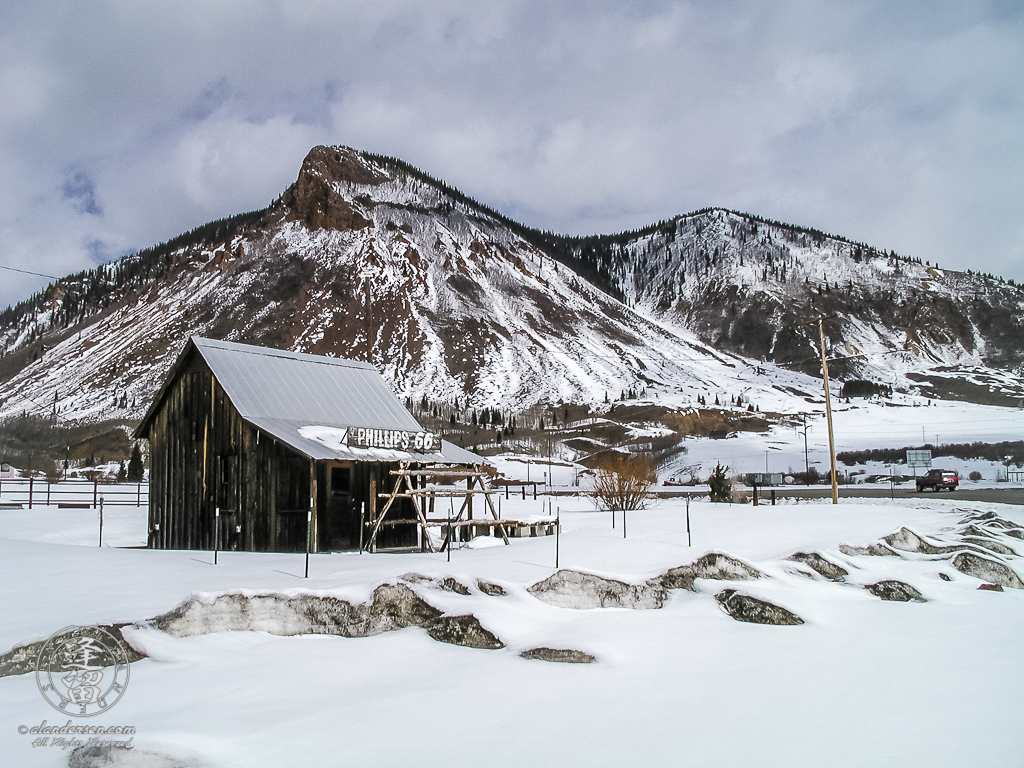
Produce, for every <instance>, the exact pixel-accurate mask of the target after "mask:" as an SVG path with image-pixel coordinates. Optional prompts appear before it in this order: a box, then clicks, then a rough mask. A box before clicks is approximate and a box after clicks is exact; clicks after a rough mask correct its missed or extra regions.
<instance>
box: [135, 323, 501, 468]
mask: <svg viewBox="0 0 1024 768" xmlns="http://www.w3.org/2000/svg"><path fill="white" fill-rule="evenodd" d="M193 346H194V348H195V349H196V350H197V351H198V353H199V354H200V355H201V356H202V358H203V360H205V361H206V364H207V365H209V367H210V370H211V371H212V372H213V375H214V377H215V378H216V379H217V382H218V383H219V384H220V385H221V387H223V389H224V391H225V393H226V394H227V396H228V397H229V398H230V399H231V402H232V404H233V405H234V406H235V408H236V409H237V410H238V413H239V415H240V416H241V417H242V418H243V419H245V420H246V421H248V422H250V423H252V424H253V425H255V426H256V427H258V428H259V429H261V430H263V431H264V432H266V433H267V434H270V435H273V436H274V437H275V438H277V439H278V440H280V441H282V442H284V443H287V444H288V445H290V446H291V447H293V448H295V449H296V450H297V451H300V452H302V453H303V454H305V455H307V456H309V457H310V458H313V459H351V460H356V461H399V460H403V461H408V460H412V461H416V462H424V463H434V462H437V463H457V464H470V463H473V464H480V463H484V459H483V458H481V457H480V456H477V455H476V454H473V453H470V452H469V451H467V450H465V449H463V448H459V447H458V446H456V445H453V444H452V443H449V442H447V441H442V448H441V451H440V452H436V451H435V452H433V453H414V452H408V451H400V450H385V449H377V448H355V447H351V448H350V447H349V446H347V445H344V444H341V442H340V435H341V433H342V432H343V431H344V430H345V429H346V428H347V427H370V428H373V429H392V430H404V431H413V432H419V431H422V430H423V427H421V426H420V424H419V423H418V422H417V421H416V419H414V418H413V416H412V414H411V413H409V411H407V410H406V409H405V407H404V406H403V405H402V402H401V401H400V400H399V399H398V397H397V396H396V395H395V393H394V392H392V391H391V388H390V387H389V386H388V384H387V382H386V381H385V380H384V377H382V376H381V375H380V373H378V372H377V369H376V368H374V367H373V366H372V365H369V364H367V363H360V362H356V361H354V360H343V359H341V358H334V357H321V356H319V355H308V354H305V353H302V352H287V351H284V350H277V349H268V348H266V347H256V346H251V345H249V344H237V343H234V342H230V341H214V340H212V339H204V338H200V337H198V336H196V337H193V338H192V339H190V340H189V342H188V344H186V345H185V348H184V350H183V351H182V353H181V355H179V357H178V359H177V361H176V362H175V364H174V367H173V368H172V369H171V372H170V373H169V374H168V376H167V380H166V381H165V382H164V386H163V387H162V388H161V390H160V392H159V394H158V395H157V397H156V399H155V400H154V402H153V404H152V405H151V406H150V409H149V412H148V413H147V414H146V416H145V418H144V419H143V420H142V423H141V424H140V425H139V428H138V430H137V431H136V434H137V435H138V436H145V434H146V433H147V432H148V424H149V421H150V419H151V417H152V416H153V415H154V414H155V412H156V409H157V408H158V406H159V403H160V401H161V400H162V399H163V397H164V394H165V393H166V391H167V389H168V387H169V386H170V384H171V382H172V381H174V379H175V378H176V377H177V374H178V373H179V371H180V370H181V368H182V367H183V365H184V363H185V359H186V357H187V356H188V352H189V350H190V348H192V347H193ZM311 435H312V437H311Z"/></svg>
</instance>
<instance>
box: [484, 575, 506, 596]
mask: <svg viewBox="0 0 1024 768" xmlns="http://www.w3.org/2000/svg"><path fill="white" fill-rule="evenodd" d="M476 588H477V589H479V590H480V591H481V592H483V593H484V594H485V595H491V596H492V597H505V595H507V594H508V592H506V591H505V588H504V587H503V586H501V584H495V583H494V582H492V581H484V580H483V579H477V581H476Z"/></svg>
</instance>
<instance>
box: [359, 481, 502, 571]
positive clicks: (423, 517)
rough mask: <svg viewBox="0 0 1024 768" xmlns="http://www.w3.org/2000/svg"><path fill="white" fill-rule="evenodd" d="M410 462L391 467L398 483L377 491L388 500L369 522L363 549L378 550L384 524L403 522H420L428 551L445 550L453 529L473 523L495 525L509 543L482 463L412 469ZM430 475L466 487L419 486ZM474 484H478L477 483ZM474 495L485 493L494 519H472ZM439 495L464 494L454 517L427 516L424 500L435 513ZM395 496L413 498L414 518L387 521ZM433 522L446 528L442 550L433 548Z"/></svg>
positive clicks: (487, 504)
mask: <svg viewBox="0 0 1024 768" xmlns="http://www.w3.org/2000/svg"><path fill="white" fill-rule="evenodd" d="M410 463H411V462H408V461H403V462H400V463H399V465H398V469H393V470H391V474H392V475H395V486H394V488H392V489H391V493H378V494H377V496H378V498H382V499H387V501H386V502H385V503H384V508H383V509H381V511H380V514H379V515H378V516H377V519H376V520H373V521H369V522H367V523H366V525H367V526H370V525H372V526H373V530H372V532H371V533H370V537H369V540H368V541H367V542H366V544H365V545H364V547H363V549H364V550H369V551H371V552H373V551H376V543H377V534H378V532H379V531H380V529H381V526H383V525H403V524H416V525H418V526H419V528H420V532H421V535H422V539H423V548H424V549H425V550H426V551H428V552H444V551H445V550H446V549H447V548H448V547H449V546H451V539H452V532H453V531H454V530H456V529H458V528H463V527H466V526H473V525H477V526H488V527H495V528H497V529H498V531H500V533H501V538H502V540H503V541H504V542H505V543H506V544H508V543H509V541H508V531H507V530H506V529H505V526H506V521H503V520H502V519H501V518H500V517H499V516H498V512H497V510H495V508H494V503H493V502H492V501H491V494H492V493H494V490H493V489H492V488H491V487H490V486H489V485H488V483H487V479H486V478H487V474H488V473H487V471H486V470H484V469H483V468H482V467H481V466H480V465H478V464H474V465H473V468H472V469H450V468H444V467H434V468H431V469H410ZM428 477H430V478H436V479H444V480H456V481H458V480H465V481H466V487H465V488H452V489H450V490H449V489H444V490H441V489H438V488H436V487H430V488H428V487H421V488H417V487H416V481H415V478H428ZM474 485H477V486H479V487H474ZM474 496H483V497H484V503H485V505H486V507H487V509H488V510H489V511H490V513H491V517H492V518H493V519H492V520H486V519H483V520H474V519H473V517H472V515H473V497H474ZM438 498H446V499H447V498H451V499H456V498H461V499H462V504H461V505H460V506H459V511H458V513H457V514H456V515H455V516H454V517H447V518H433V517H428V516H427V511H426V510H424V508H423V501H425V500H429V512H430V513H431V514H433V511H434V500H435V499H438ZM396 499H411V500H412V505H413V509H414V510H415V511H416V519H415V520H391V521H388V522H385V517H387V514H388V512H389V511H390V510H391V509H392V508H393V507H394V505H395V500H396ZM467 513H468V514H469V517H468V518H466V519H465V520H464V519H463V515H464V514H467ZM430 526H438V527H442V528H444V529H445V536H444V542H443V543H442V544H441V548H440V549H439V550H435V549H434V543H433V541H432V540H431V538H430V533H429V530H428V529H429V528H430Z"/></svg>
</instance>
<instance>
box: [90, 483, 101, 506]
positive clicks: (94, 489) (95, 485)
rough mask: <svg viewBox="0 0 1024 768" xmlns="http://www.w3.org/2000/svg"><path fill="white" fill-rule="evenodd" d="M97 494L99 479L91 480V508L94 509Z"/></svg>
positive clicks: (98, 491)
mask: <svg viewBox="0 0 1024 768" xmlns="http://www.w3.org/2000/svg"><path fill="white" fill-rule="evenodd" d="M99 494H100V481H99V480H93V481H92V508H93V509H96V500H97V499H98V498H99Z"/></svg>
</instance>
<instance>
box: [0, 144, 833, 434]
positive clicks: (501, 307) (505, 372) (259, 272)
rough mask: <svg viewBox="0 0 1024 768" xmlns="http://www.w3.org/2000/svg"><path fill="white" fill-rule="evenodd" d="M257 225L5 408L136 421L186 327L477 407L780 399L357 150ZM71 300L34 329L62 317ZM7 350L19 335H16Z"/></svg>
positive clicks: (65, 343)
mask: <svg viewBox="0 0 1024 768" xmlns="http://www.w3.org/2000/svg"><path fill="white" fill-rule="evenodd" d="M264 218H265V223H264V224H263V225H261V226H258V227H254V228H250V229H248V230H246V231H243V232H241V233H238V234H235V235H234V236H232V237H231V238H230V239H228V240H227V241H226V242H215V243H205V244H198V245H193V246H186V247H182V248H180V249H178V250H175V251H173V252H171V253H169V254H168V256H167V258H166V260H165V261H166V263H167V264H168V265H169V266H167V267H166V271H165V274H164V275H163V276H162V277H161V278H160V279H159V280H153V281H150V282H149V283H148V284H147V283H145V282H143V283H141V285H140V287H137V288H135V289H134V290H131V291H126V292H125V294H124V295H123V296H121V297H120V298H119V299H117V300H115V301H112V302H111V303H110V305H109V306H108V307H107V308H106V309H105V310H103V311H102V312H99V313H97V314H96V315H94V316H93V317H91V318H86V319H85V321H84V322H83V323H82V324H81V326H80V327H78V328H77V329H73V331H74V332H73V333H70V334H67V333H66V332H65V334H64V336H65V337H64V338H63V339H62V340H60V341H59V343H56V344H55V345H54V346H53V347H52V348H48V349H46V350H45V352H44V354H42V356H41V357H39V358H38V359H36V360H34V361H31V362H29V363H28V364H27V365H25V366H24V367H23V368H21V369H20V370H19V371H18V372H17V373H15V374H14V375H13V376H12V377H11V378H10V379H9V380H7V381H6V382H5V383H4V384H3V385H2V386H0V398H2V400H3V405H2V406H0V416H2V415H6V414H11V413H16V412H21V411H23V410H28V411H30V412H32V411H35V412H40V411H42V412H45V411H46V410H50V409H52V408H53V407H54V404H56V408H57V410H58V412H60V413H61V414H63V415H65V416H66V417H75V418H81V417H88V418H114V417H116V418H127V419H132V418H137V417H138V416H139V415H140V412H141V411H142V410H143V409H144V408H145V407H146V406H147V405H148V401H149V399H150V398H151V397H152V395H153V393H154V392H155V391H156V389H157V388H158V387H159V384H160V380H161V377H162V376H163V374H164V373H165V372H166V370H167V369H168V368H169V366H170V364H171V361H172V360H173V358H174V356H175V355H176V354H177V352H178V351H179V350H180V348H181V346H182V344H183V343H184V341H185V340H186V339H187V338H188V337H189V336H190V335H193V334H196V335H204V336H210V337H214V338H224V339H230V340H236V341H246V342H255V343H262V344H266V345H268V346H277V347H285V348H289V349H293V350H301V351H305V352H311V353H314V354H327V355H337V356H339V357H352V358H356V359H360V360H367V361H369V362H372V363H373V364H374V365H376V366H377V367H378V368H379V369H380V370H381V371H382V372H383V373H384V375H385V376H386V377H387V378H388V379H389V380H390V381H391V382H392V384H393V386H394V388H395V390H396V391H397V392H398V393H399V394H401V395H402V396H408V397H414V398H418V397H420V396H421V395H423V394H426V395H427V396H428V397H429V398H431V399H432V400H438V399H440V400H446V401H449V402H451V401H452V400H454V398H456V397H458V398H460V399H462V400H463V402H465V397H466V395H468V396H469V404H472V405H474V406H476V407H480V406H485V405H486V406H502V407H505V408H513V407H523V406H526V405H530V404H532V403H536V402H541V401H549V402H557V401H559V400H565V401H585V402H598V401H601V400H603V399H604V398H605V396H606V393H607V394H610V395H611V396H612V397H615V396H616V395H617V394H618V393H619V392H620V391H621V390H623V389H627V390H628V389H630V388H633V389H635V390H640V389H643V388H648V387H650V388H653V389H654V390H655V391H658V392H660V393H663V394H669V393H672V394H674V395H676V396H677V397H678V398H680V399H681V400H682V401H684V402H689V401H691V400H693V399H694V398H696V396H697V395H698V394H704V395H708V394H709V393H710V395H711V397H714V395H715V394H716V393H718V392H723V393H724V392H739V391H740V390H743V389H747V390H750V391H748V392H747V398H748V400H749V399H750V397H751V395H756V393H757V391H759V390H764V391H765V392H768V391H775V392H776V394H778V392H779V390H773V389H772V385H771V384H770V383H767V380H765V383H763V384H758V385H757V386H755V387H754V389H753V390H751V387H750V383H749V381H748V378H749V377H750V373H749V365H748V363H747V361H745V360H743V359H741V358H738V357H736V356H734V355H731V354H721V353H718V352H716V351H714V350H713V349H711V348H709V347H708V346H706V345H705V344H703V343H702V342H700V341H699V340H698V339H697V338H696V336H694V335H693V334H691V333H689V332H687V331H685V330H684V329H682V328H680V327H677V326H675V325H672V324H670V323H655V322H652V321H650V320H648V319H646V318H645V317H644V316H643V314H641V313H638V312H636V311H634V310H632V309H630V308H628V307H627V306H625V305H624V304H622V303H620V302H618V301H616V300H615V299H613V298H611V297H610V296H608V295H607V294H605V293H604V292H602V291H600V290H598V289H597V288H595V287H594V286H593V285H591V284H590V283H588V282H587V281H585V280H583V279H581V278H580V277H578V276H577V275H576V274H574V273H573V272H572V271H571V270H569V269H567V268H566V267H565V266H563V265H560V264H559V263H558V262H556V261H553V260H552V259H550V258H548V257H546V256H545V255H544V253H543V252H541V251H540V250H538V249H537V248H535V247H534V246H532V245H530V244H528V243H527V242H526V241H524V240H523V238H522V237H520V236H519V235H517V234H515V233H513V232H512V231H510V230H509V228H508V227H506V226H505V225H504V224H502V223H501V222H500V221H497V220H496V219H494V218H493V217H490V216H488V215H486V214H485V213H482V212H481V211H480V210H478V209H476V208H475V207H473V206H470V205H466V204H463V203H460V202H457V201H455V200H453V198H451V197H450V196H448V195H447V194H446V193H445V192H444V191H442V190H439V189H437V188H436V187H434V186H432V185H430V184H428V183H425V182H423V181H421V180H418V179H415V178H412V177H410V176H408V175H406V174H403V173H397V172H391V171H388V170H387V169H386V168H384V167H382V166H381V165H379V164H377V163H375V162H373V161H371V160H368V159H367V158H365V157H363V156H360V155H359V154H357V153H356V152H354V151H352V150H345V149H335V148H317V149H315V150H313V151H312V152H311V153H310V155H309V156H308V157H307V158H306V161H305V163H304V165H303V168H302V171H301V173H300V176H299V179H298V181H297V182H296V184H295V185H293V186H292V187H291V188H289V190H288V191H287V192H286V193H285V194H284V195H283V196H282V198H281V200H280V201H278V202H277V203H275V205H274V206H273V207H272V208H271V209H270V211H269V212H268V213H267V214H266V216H265V217H264ZM62 300H63V299H62V298H55V299H54V300H53V306H51V307H48V308H47V309H46V310H45V313H47V314H44V315H43V316H40V317H37V318H36V323H37V325H36V326H35V327H34V330H33V332H35V329H38V328H39V327H40V326H41V325H43V323H45V321H46V320H47V319H48V318H53V317H58V316H60V303H61V301H62ZM23 332H24V331H23ZM9 333H10V329H9ZM7 344H8V348H11V347H17V346H18V343H17V340H16V339H14V338H12V335H9V336H8V341H7ZM23 346H24V344H23ZM778 375H779V376H781V377H782V379H783V380H784V381H783V384H785V385H786V386H792V387H794V388H803V389H804V390H813V389H814V388H815V383H814V381H813V380H812V379H810V378H809V377H806V376H802V375H800V374H792V373H789V372H778ZM787 397H790V398H794V396H793V395H787Z"/></svg>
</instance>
